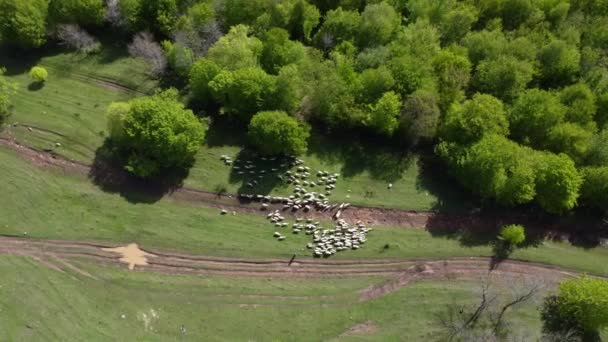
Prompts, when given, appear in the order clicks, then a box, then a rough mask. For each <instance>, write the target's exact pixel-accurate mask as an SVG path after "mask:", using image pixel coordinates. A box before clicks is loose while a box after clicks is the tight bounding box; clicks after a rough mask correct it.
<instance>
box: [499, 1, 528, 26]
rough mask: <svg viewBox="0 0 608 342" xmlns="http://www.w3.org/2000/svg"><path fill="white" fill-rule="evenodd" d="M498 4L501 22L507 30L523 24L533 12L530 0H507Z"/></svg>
mask: <svg viewBox="0 0 608 342" xmlns="http://www.w3.org/2000/svg"><path fill="white" fill-rule="evenodd" d="M500 4H501V6H500V11H501V17H502V22H503V24H504V26H505V28H506V29H509V30H513V29H516V28H517V27H519V26H520V25H521V24H523V23H525V22H526V21H527V20H528V19H529V18H530V17H531V16H532V15H533V14H534V10H535V8H534V5H533V2H532V0H508V1H501V2H500Z"/></svg>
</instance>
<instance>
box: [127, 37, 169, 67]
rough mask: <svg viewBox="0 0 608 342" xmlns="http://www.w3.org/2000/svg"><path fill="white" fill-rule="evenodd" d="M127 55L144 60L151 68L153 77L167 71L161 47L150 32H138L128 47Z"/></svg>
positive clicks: (165, 59)
mask: <svg viewBox="0 0 608 342" xmlns="http://www.w3.org/2000/svg"><path fill="white" fill-rule="evenodd" d="M128 50H129V54H130V55H131V56H133V57H140V58H143V59H145V60H146V61H147V62H148V63H149V64H150V66H151V67H152V70H151V72H152V74H153V75H154V76H160V75H162V74H163V73H164V72H165V70H166V69H167V58H166V57H165V53H164V52H163V49H162V48H161V46H160V45H159V44H158V43H157V42H156V41H155V40H154V36H153V35H152V34H151V33H150V32H139V33H138V34H136V35H135V37H133V42H131V44H129V46H128Z"/></svg>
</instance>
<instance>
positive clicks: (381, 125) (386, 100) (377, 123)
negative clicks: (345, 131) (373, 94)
mask: <svg viewBox="0 0 608 342" xmlns="http://www.w3.org/2000/svg"><path fill="white" fill-rule="evenodd" d="M400 110H401V97H399V95H397V94H395V93H394V92H392V91H389V92H386V93H384V95H382V97H381V98H380V99H379V100H378V102H376V103H375V104H374V105H373V106H372V107H371V108H370V111H369V114H368V119H367V124H368V126H369V127H371V128H372V129H373V130H375V131H376V132H378V133H380V134H384V135H388V136H390V135H392V134H393V132H395V130H396V129H397V127H398V125H399V122H398V118H399V112H400Z"/></svg>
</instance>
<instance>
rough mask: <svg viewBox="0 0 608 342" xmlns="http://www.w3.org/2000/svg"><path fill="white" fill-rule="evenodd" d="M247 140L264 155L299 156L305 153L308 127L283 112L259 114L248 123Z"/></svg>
mask: <svg viewBox="0 0 608 342" xmlns="http://www.w3.org/2000/svg"><path fill="white" fill-rule="evenodd" d="M248 135H249V140H250V141H251V144H253V145H254V146H255V147H256V148H257V149H258V150H259V151H260V152H261V153H263V154H266V155H277V154H283V155H300V154H303V153H305V152H306V150H307V146H308V138H309V137H310V127H308V125H306V124H303V123H301V122H299V121H298V120H296V119H294V118H292V117H291V116H289V115H288V114H287V113H285V112H281V111H267V112H259V113H257V114H256V115H254V116H253V118H252V119H251V122H250V123H249V131H248Z"/></svg>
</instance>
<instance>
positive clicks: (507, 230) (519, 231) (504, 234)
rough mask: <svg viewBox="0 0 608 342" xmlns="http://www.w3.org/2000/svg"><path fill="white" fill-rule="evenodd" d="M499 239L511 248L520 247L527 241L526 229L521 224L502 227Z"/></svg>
mask: <svg viewBox="0 0 608 342" xmlns="http://www.w3.org/2000/svg"><path fill="white" fill-rule="evenodd" d="M498 238H499V239H500V240H502V241H504V242H506V243H507V244H509V245H510V246H513V247H514V246H519V245H521V244H522V243H523V242H524V241H525V240H526V232H525V228H524V227H523V226H521V225H519V224H511V225H508V226H504V227H502V229H501V230H500V234H498Z"/></svg>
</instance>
